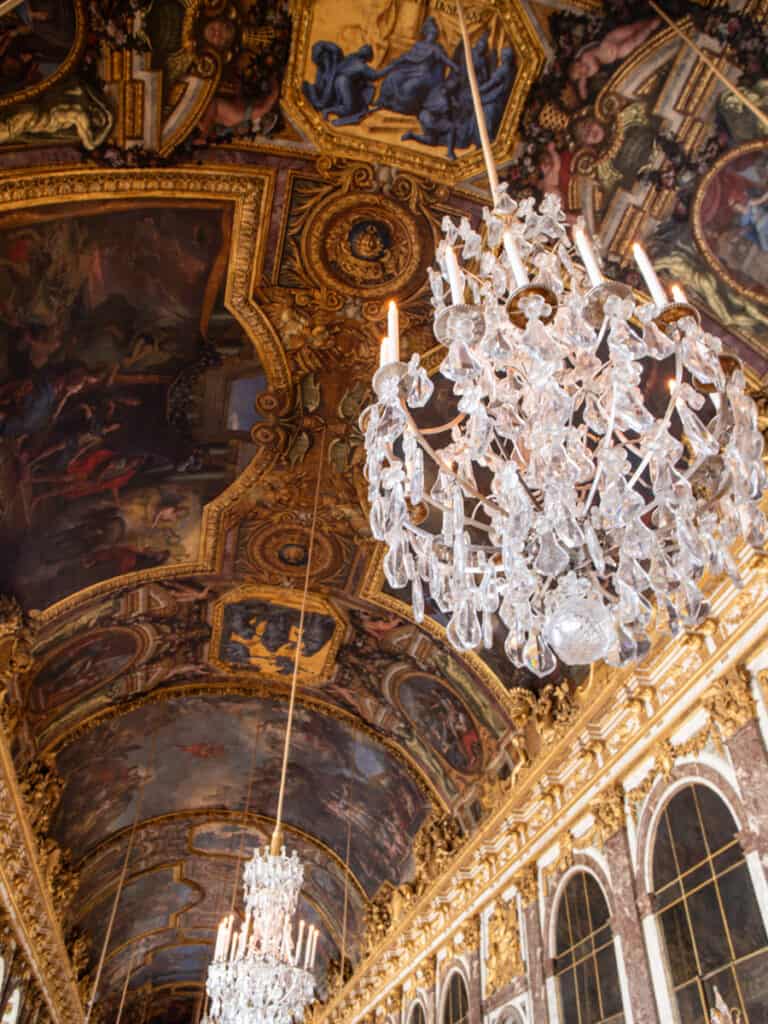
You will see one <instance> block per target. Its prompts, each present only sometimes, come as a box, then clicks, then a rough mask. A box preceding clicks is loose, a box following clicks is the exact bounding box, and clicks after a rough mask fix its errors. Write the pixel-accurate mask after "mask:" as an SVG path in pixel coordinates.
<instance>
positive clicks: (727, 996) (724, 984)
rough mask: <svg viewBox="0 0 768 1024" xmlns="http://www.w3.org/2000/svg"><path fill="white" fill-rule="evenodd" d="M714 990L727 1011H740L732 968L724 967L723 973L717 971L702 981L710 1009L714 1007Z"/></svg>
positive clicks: (751, 1023)
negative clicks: (723, 1002)
mask: <svg viewBox="0 0 768 1024" xmlns="http://www.w3.org/2000/svg"><path fill="white" fill-rule="evenodd" d="M715 989H717V991H718V992H719V993H720V995H721V997H722V998H723V1000H724V1001H725V1004H726V1006H727V1007H728V1009H729V1010H738V1011H741V1001H740V999H739V990H738V988H737V987H736V978H735V977H734V974H733V968H732V967H726V968H725V970H724V971H717V973H716V974H711V975H710V976H709V977H708V978H706V979H705V980H704V993H705V995H706V999H707V1002H708V1003H709V1005H710V1007H712V1006H715V1005H716V1003H715V999H716V997H715ZM737 1019H738V1018H737ZM750 1024H753V1022H750Z"/></svg>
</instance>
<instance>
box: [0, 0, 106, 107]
mask: <svg viewBox="0 0 768 1024" xmlns="http://www.w3.org/2000/svg"><path fill="white" fill-rule="evenodd" d="M72 6H73V7H74V10H75V41H74V43H73V44H72V46H71V48H70V50H69V53H68V54H67V56H66V57H65V58H64V60H63V61H62V62H61V64H60V65H59V67H58V68H56V70H55V71H54V72H53V74H52V75H49V76H48V77H47V78H44V79H43V80H42V82H36V83H35V84H34V85H29V86H27V88H26V89H20V90H18V91H17V92H11V93H8V95H7V96H0V110H2V109H3V108H4V107H10V106H12V105H13V104H14V103H23V102H25V101H26V100H31V99H34V98H35V97H37V96H41V95H42V94H43V93H44V92H47V91H48V89H51V88H52V87H53V86H54V85H57V84H58V83H59V82H61V81H62V79H64V78H66V76H67V75H68V74H69V73H70V72H71V71H72V70H73V69H74V67H75V65H76V64H77V62H78V61H79V60H80V57H81V56H82V53H83V50H84V49H85V36H86V28H87V22H88V17H87V14H86V10H85V0H72Z"/></svg>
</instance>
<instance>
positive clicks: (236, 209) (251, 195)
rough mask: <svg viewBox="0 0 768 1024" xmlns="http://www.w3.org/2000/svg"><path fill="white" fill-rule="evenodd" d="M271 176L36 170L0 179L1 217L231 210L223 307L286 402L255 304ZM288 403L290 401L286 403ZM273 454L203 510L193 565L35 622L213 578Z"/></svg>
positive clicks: (94, 589)
mask: <svg viewBox="0 0 768 1024" xmlns="http://www.w3.org/2000/svg"><path fill="white" fill-rule="evenodd" d="M274 177H275V175H274V172H273V171H272V170H270V169H267V168H264V167H249V168H245V167H237V168H234V167H232V166H229V165H227V166H217V167H179V168H173V169H166V168H152V169H147V170H129V171H105V170H101V169H84V168H83V167H81V166H77V167H74V168H63V169H62V168H61V167H50V168H42V169H40V168H36V169H35V170H34V171H27V172H20V171H19V170H17V169H14V170H13V171H11V172H5V173H3V174H0V218H2V217H3V215H8V214H11V213H13V212H14V211H17V210H25V211H29V210H30V209H32V208H37V209H39V208H40V207H44V206H46V205H49V204H54V203H55V204H56V205H60V204H64V203H78V204H81V203H83V202H92V203H99V204H107V203H119V202H123V201H126V200H127V201H129V202H136V201H140V200H144V201H147V200H149V201H151V200H161V201H163V202H166V203H170V204H173V203H178V204H184V203H206V204H210V203H215V202H217V201H218V202H220V203H223V204H226V205H228V206H229V207H231V209H232V212H233V228H232V236H231V241H230V254H229V264H228V268H227V280H226V290H225V299H224V301H225V305H226V308H227V309H228V310H229V312H230V313H232V314H233V316H234V317H235V318H236V319H237V320H238V322H239V323H240V325H241V326H242V328H243V329H244V330H245V332H246V334H247V335H248V337H249V339H250V340H251V342H252V344H253V346H254V349H255V350H256V352H257V353H258V355H259V358H260V360H261V362H262V365H263V367H264V372H265V374H266V376H267V379H268V381H269V385H270V387H271V389H272V390H273V391H274V392H275V393H277V394H278V395H283V396H287V395H288V393H289V389H290V385H291V371H290V368H289V365H288V362H287V360H286V357H285V353H284V351H283V348H282V345H281V344H280V341H279V338H278V336H277V334H276V332H275V330H274V329H273V327H272V326H271V324H270V323H269V320H268V319H267V317H266V316H265V315H264V314H263V313H262V311H261V309H260V308H259V306H258V305H257V303H256V302H255V301H254V299H253V291H254V284H255V281H256V280H257V279H258V275H259V274H260V273H261V268H262V266H263V262H264V254H265V250H266V245H267V235H268V228H269V219H270V218H269V214H270V210H271V204H272V195H273V189H274ZM286 400H287V398H286ZM276 458H277V454H276V453H275V452H274V451H269V449H266V448H264V449H262V450H261V451H260V453H259V454H258V455H257V456H256V457H255V458H254V460H253V462H252V463H251V465H250V466H249V467H248V468H247V469H246V470H245V471H244V472H243V473H242V474H241V475H240V477H239V478H238V479H237V480H235V482H234V483H233V484H232V485H231V486H230V487H229V488H227V490H225V491H224V493H223V494H221V495H220V496H219V497H218V498H216V499H215V500H214V501H212V502H210V503H209V504H208V505H206V507H205V509H204V511H203V520H202V528H201V532H200V542H199V548H198V554H197V557H196V559H195V560H194V561H193V562H188V563H183V564H177V565H175V566H173V567H171V568H169V567H167V566H164V567H161V568H158V569H148V570H143V571H141V572H135V573H130V574H128V575H125V576H120V577H116V578H115V579H112V580H107V581H104V582H102V583H98V584H95V585H94V586H91V587H88V588H86V589H85V590H82V591H80V592H79V593H77V594H72V595H71V596H69V597H67V598H64V599H63V600H61V601H59V602H57V603H56V604H53V605H51V606H50V607H49V608H47V609H46V610H45V611H44V612H42V613H41V614H40V616H39V622H40V625H45V624H48V623H49V622H51V621H52V620H54V619H55V618H56V617H57V616H59V615H61V614H62V613H64V612H69V611H72V610H73V609H74V608H76V607H77V606H78V605H80V604H83V603H86V602H87V601H90V600H91V599H93V598H94V597H96V596H99V595H104V594H109V593H113V592H116V591H119V590H124V589H125V588H126V587H127V586H135V585H136V584H139V583H144V582H147V581H149V580H154V579H171V578H174V577H178V576H188V575H191V574H194V573H204V572H215V571H216V570H217V569H218V567H219V566H220V562H221V558H222V556H223V541H224V534H225V526H226V525H227V524H228V523H230V522H233V521H234V520H235V519H236V518H237V517H238V515H241V514H242V508H243V506H244V505H246V504H247V502H248V499H249V494H250V492H251V490H252V488H253V485H254V483H255V481H256V479H258V478H259V477H260V476H261V475H263V474H264V473H265V472H267V471H268V470H269V469H270V468H271V465H272V463H273V462H274V461H275V460H276Z"/></svg>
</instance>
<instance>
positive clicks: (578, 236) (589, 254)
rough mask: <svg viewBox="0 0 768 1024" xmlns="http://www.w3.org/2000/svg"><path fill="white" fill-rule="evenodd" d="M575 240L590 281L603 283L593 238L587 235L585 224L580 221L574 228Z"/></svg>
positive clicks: (595, 284) (597, 283) (596, 284)
mask: <svg viewBox="0 0 768 1024" xmlns="http://www.w3.org/2000/svg"><path fill="white" fill-rule="evenodd" d="M573 241H574V244H575V245H576V249H577V251H578V253H579V256H580V257H581V262H582V263H583V264H584V269H585V270H586V272H587V276H588V277H589V280H590V283H591V284H593V285H594V286H595V287H597V286H598V285H601V284H602V283H603V275H602V273H601V271H600V267H599V265H598V262H597V256H596V255H595V250H594V247H593V245H592V240H591V239H590V238H589V236H588V235H587V232H586V229H585V228H584V224H583V223H582V222H581V221H579V223H578V224H576V226H575V227H574V229H573Z"/></svg>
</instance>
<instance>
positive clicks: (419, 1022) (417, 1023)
mask: <svg viewBox="0 0 768 1024" xmlns="http://www.w3.org/2000/svg"><path fill="white" fill-rule="evenodd" d="M408 1024H427V1018H426V1017H425V1016H424V1007H423V1006H422V1005H421V1003H416V1004H415V1005H414V1007H413V1009H412V1010H411V1015H410V1017H409V1018H408Z"/></svg>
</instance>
